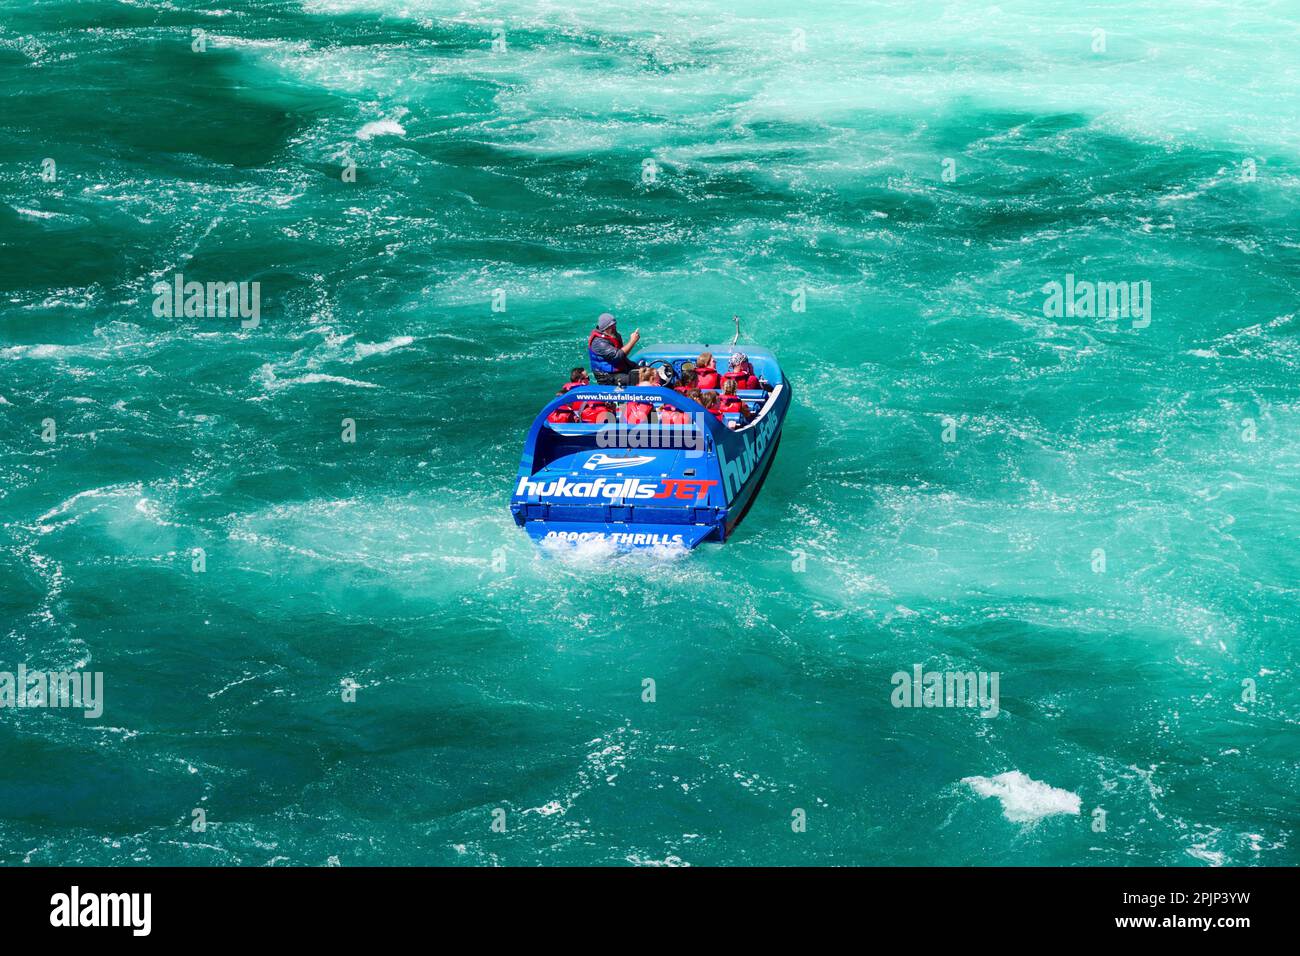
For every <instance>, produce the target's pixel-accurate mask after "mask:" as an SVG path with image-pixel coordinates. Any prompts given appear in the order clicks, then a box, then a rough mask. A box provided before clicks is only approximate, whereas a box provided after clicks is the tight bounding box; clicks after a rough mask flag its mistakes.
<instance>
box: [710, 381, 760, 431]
mask: <svg viewBox="0 0 1300 956" xmlns="http://www.w3.org/2000/svg"><path fill="white" fill-rule="evenodd" d="M718 407H719V408H721V409H722V413H723V414H724V415H732V414H735V415H739V416H740V417H741V418H742V419H743V420H745V421H749V420H750V419H751V418H753V417H754V413H753V412H751V411H750V410H749V406H748V405H747V404H746V403H745V400H744V399H743V398H741V397H740V396H739V395H737V394H736V382H735V380H734V379H730V378H729V379H727V380H726V381H725V382H723V383H722V394H721V395H720V396H718Z"/></svg>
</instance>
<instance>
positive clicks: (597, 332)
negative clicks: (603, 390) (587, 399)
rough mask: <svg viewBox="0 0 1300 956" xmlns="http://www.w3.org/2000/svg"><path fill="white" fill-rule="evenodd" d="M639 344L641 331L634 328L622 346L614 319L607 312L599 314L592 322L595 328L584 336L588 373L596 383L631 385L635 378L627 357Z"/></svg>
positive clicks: (633, 369) (634, 370)
mask: <svg viewBox="0 0 1300 956" xmlns="http://www.w3.org/2000/svg"><path fill="white" fill-rule="evenodd" d="M640 341H641V330H640V329H637V330H636V331H635V332H633V333H632V336H631V338H629V339H628V340H627V344H626V345H624V344H623V336H621V335H619V334H618V325H617V324H616V323H615V321H614V317H613V316H612V315H610V314H609V313H608V312H603V313H601V316H600V318H599V319H597V320H596V327H595V328H594V329H592V330H591V334H590V335H588V336H587V357H588V358H589V359H590V360H591V372H592V375H594V376H595V378H596V383H597V384H599V385H631V384H632V382H633V380H634V379H635V377H636V376H635V373H636V369H635V368H634V367H633V365H632V361H631V359H629V358H628V357H627V355H628V353H629V352H631V351H632V350H633V349H634V348H636V344H637V342H640Z"/></svg>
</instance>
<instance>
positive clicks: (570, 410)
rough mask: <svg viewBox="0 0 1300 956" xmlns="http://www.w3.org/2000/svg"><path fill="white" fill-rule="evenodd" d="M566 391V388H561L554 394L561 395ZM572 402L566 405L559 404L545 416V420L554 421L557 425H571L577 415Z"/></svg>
mask: <svg viewBox="0 0 1300 956" xmlns="http://www.w3.org/2000/svg"><path fill="white" fill-rule="evenodd" d="M567 391H568V389H566V388H562V389H560V390H559V391H558V392H556V393H555V394H556V395H563V394H564V393H565V392H567ZM573 404H574V403H573V402H570V403H569V404H568V405H561V406H559V407H558V408H556V409H554V410H553V411H552V412H551V413H550V414H549V415H547V416H546V420H547V421H548V422H554V423H555V424H557V425H572V424H573V423H574V422H576V421H577V420H578V416H577V413H576V411H575V410H574V407H573Z"/></svg>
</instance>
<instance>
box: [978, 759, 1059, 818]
mask: <svg viewBox="0 0 1300 956" xmlns="http://www.w3.org/2000/svg"><path fill="white" fill-rule="evenodd" d="M961 782H962V783H965V784H969V785H970V788H971V789H972V790H974V791H975V792H976V793H977V794H979V795H980V796H981V797H997V798H998V799H999V800H1001V801H1002V815H1003V816H1004V817H1006V818H1007V819H1008V820H1010V821H1011V822H1012V823H1034V822H1036V821H1038V820H1041V819H1042V818H1043V817H1050V816H1053V815H1055V814H1058V813H1069V814H1073V815H1075V816H1078V815H1079V806H1080V803H1081V801H1080V799H1079V795H1078V794H1077V793H1071V792H1070V791H1069V790H1060V789H1057V788H1056V787H1053V786H1050V785H1048V784H1046V783H1043V782H1042V781H1041V780H1032V779H1030V778H1029V777H1028V776H1026V775H1025V774H1023V773H1021V772H1020V771H1019V770H1009V771H1007V772H1006V773H1000V774H998V775H997V776H996V777H962V781H961Z"/></svg>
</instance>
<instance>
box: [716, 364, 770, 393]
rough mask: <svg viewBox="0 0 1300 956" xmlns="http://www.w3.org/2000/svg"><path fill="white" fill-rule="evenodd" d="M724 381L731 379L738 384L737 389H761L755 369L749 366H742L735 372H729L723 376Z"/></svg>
mask: <svg viewBox="0 0 1300 956" xmlns="http://www.w3.org/2000/svg"><path fill="white" fill-rule="evenodd" d="M722 377H723V378H724V379H727V378H729V379H731V380H732V381H733V382H735V383H736V388H760V387H761V386H760V385H759V384H758V376H757V375H755V374H754V371H753V369H751V368H749V366H742V367H741V368H738V369H735V370H734V371H731V372H728V373H727V374H726V375H724V376H722Z"/></svg>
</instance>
